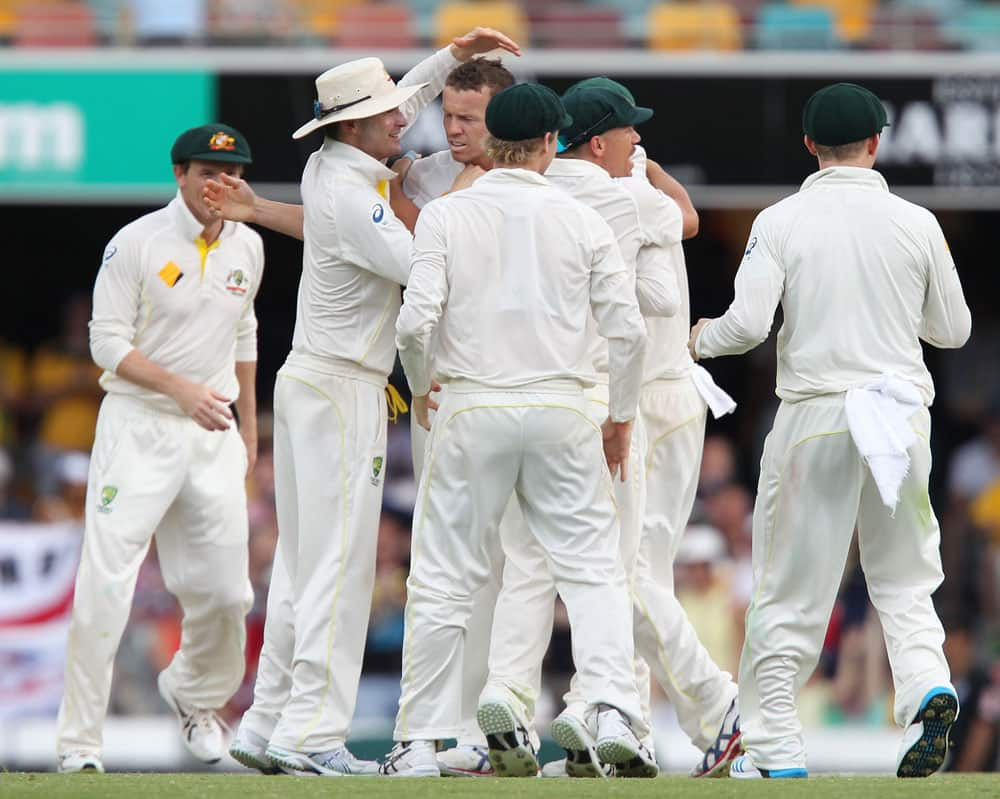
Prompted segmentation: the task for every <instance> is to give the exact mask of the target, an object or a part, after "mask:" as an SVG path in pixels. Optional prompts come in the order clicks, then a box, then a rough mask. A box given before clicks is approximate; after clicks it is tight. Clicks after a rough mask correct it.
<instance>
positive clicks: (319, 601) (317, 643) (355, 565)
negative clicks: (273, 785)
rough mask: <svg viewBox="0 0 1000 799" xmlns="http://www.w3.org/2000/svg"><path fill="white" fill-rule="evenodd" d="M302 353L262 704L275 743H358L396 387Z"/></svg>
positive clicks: (284, 451) (314, 747)
mask: <svg viewBox="0 0 1000 799" xmlns="http://www.w3.org/2000/svg"><path fill="white" fill-rule="evenodd" d="M336 369H337V370H336V371H334V370H333V367H332V366H331V367H329V369H324V368H323V367H322V365H320V364H317V365H316V366H313V365H312V364H311V363H310V364H306V363H304V362H303V359H302V358H301V357H298V356H294V355H293V356H290V357H289V360H288V361H286V363H285V365H284V366H283V367H282V368H281V370H280V371H279V373H278V379H277V381H276V383H275V389H274V481H275V504H276V507H277V513H278V552H277V553H276V556H275V564H274V577H273V580H272V582H271V586H270V593H269V594H268V602H267V610H268V614H267V621H266V623H265V627H264V646H263V649H262V652H261V660H260V666H259V669H258V674H257V683H256V685H255V686H254V704H253V707H251V708H250V710H248V711H247V716H246V718H245V720H244V724H245V725H246V726H247V728H248V729H251V730H253V731H254V732H256V733H257V734H259V735H262V736H263V737H265V738H267V739H268V740H269V741H270V743H271V744H273V745H275V746H278V747H281V748H285V749H292V750H297V751H303V752H324V751H329V750H330V749H334V748H336V747H337V746H340V745H341V744H343V743H344V742H345V741H346V740H347V736H348V733H349V732H350V726H351V719H352V718H353V716H354V705H355V702H356V700H357V693H358V681H359V680H360V677H361V661H362V657H363V656H364V648H365V638H366V636H367V632H368V616H369V613H370V610H371V600H372V589H373V586H374V582H375V549H376V543H377V539H378V520H379V515H380V513H381V507H382V486H383V483H384V476H385V444H386V424H387V420H386V400H385V382H384V381H382V382H379V380H378V378H377V377H375V376H371V375H370V374H369V373H368V372H367V371H365V370H361V369H357V370H352V369H351V367H350V365H349V364H338V365H337V367H336Z"/></svg>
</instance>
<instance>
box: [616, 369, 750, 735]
mask: <svg viewBox="0 0 1000 799" xmlns="http://www.w3.org/2000/svg"><path fill="white" fill-rule="evenodd" d="M639 408H640V412H641V416H642V419H643V422H644V424H645V425H646V437H647V440H648V442H649V444H648V455H647V457H646V509H645V514H644V516H643V520H642V543H641V546H640V548H639V556H638V561H637V563H636V570H635V580H634V590H633V598H634V600H635V608H634V610H635V634H636V650H637V651H638V652H639V653H640V654H641V655H642V656H643V658H644V659H645V660H646V662H647V663H648V664H649V668H650V670H651V671H652V673H653V676H654V677H656V681H657V682H658V683H659V684H660V686H661V687H662V688H663V691H664V693H665V694H666V696H667V699H669V700H670V703H671V704H672V705H673V707H674V710H675V711H676V712H677V719H678V722H679V724H680V727H681V729H682V730H684V732H685V733H686V734H687V735H688V736H689V737H690V738H691V742H692V743H693V744H694V745H695V746H697V747H698V748H699V749H706V748H707V747H708V746H710V745H711V744H712V742H713V741H714V740H715V737H716V735H717V734H718V732H719V727H720V726H721V725H722V721H723V718H724V717H725V714H726V711H727V710H728V709H729V706H730V705H731V704H732V701H733V699H735V698H736V694H737V689H736V684H735V683H734V682H733V679H732V675H730V674H729V673H728V672H725V671H722V670H721V669H720V668H719V667H718V666H717V665H716V663H715V661H714V660H712V658H711V656H710V655H709V654H708V651H707V650H706V649H705V647H704V646H702V643H701V641H700V640H699V639H698V634H697V632H696V631H695V629H694V627H693V626H692V625H691V622H690V621H689V620H688V617H687V614H686V613H685V612H684V608H683V607H681V604H680V603H679V602H678V601H677V597H676V596H675V594H674V557H675V556H676V554H677V548H678V547H679V546H680V542H681V537H682V536H683V534H684V530H685V529H686V527H687V523H688V519H689V518H690V516H691V508H692V506H693V505H694V498H695V493H696V492H697V489H698V474H699V471H700V468H701V453H702V448H703V445H704V442H705V418H706V406H705V401H704V400H703V399H702V398H701V396H700V395H699V393H698V391H697V389H696V388H695V384H694V382H693V381H692V380H691V378H690V377H689V376H687V375H685V376H683V377H680V378H677V379H673V380H668V379H661V380H654V381H651V382H650V383H648V384H646V385H645V386H644V387H643V391H642V395H641V399H640V402H639Z"/></svg>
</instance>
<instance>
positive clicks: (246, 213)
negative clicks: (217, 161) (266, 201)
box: [202, 172, 257, 222]
mask: <svg viewBox="0 0 1000 799" xmlns="http://www.w3.org/2000/svg"><path fill="white" fill-rule="evenodd" d="M202 197H203V199H204V200H205V205H207V206H208V207H209V209H210V210H211V211H212V213H213V214H215V215H216V216H221V217H222V218H223V219H228V220H230V221H232V222H253V221H254V220H255V216H256V212H255V204H256V202H257V195H256V194H255V193H254V190H253V189H251V188H250V184H249V183H247V182H246V181H245V180H243V178H236V177H233V176H232V175H227V174H225V173H224V172H223V173H220V175H219V180H215V179H214V178H209V179H208V180H207V181H205V188H204V190H203V191H202Z"/></svg>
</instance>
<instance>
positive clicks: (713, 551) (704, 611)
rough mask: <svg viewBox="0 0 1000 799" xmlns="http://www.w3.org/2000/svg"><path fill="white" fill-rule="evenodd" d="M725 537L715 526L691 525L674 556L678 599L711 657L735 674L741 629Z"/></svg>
mask: <svg viewBox="0 0 1000 799" xmlns="http://www.w3.org/2000/svg"><path fill="white" fill-rule="evenodd" d="M725 560H726V540H725V538H723V537H722V534H721V533H720V532H719V531H718V530H716V529H715V528H713V527H710V526H709V525H705V524H695V525H691V526H690V527H688V528H687V530H686V531H685V532H684V535H683V536H682V537H681V543H680V546H679V547H678V548H677V556H676V557H675V558H674V568H675V584H676V586H677V599H678V601H679V602H680V603H681V605H682V606H683V608H684V611H685V612H686V613H687V616H688V619H689V620H690V621H691V624H692V626H693V627H694V629H695V630H696V631H697V633H698V638H699V639H700V640H701V642H702V644H704V646H705V649H706V650H708V653H709V655H711V656H712V659H713V660H714V661H715V662H716V663H717V664H718V665H719V666H720V667H721V668H723V669H725V670H726V671H728V672H730V673H733V674H735V673H736V670H737V667H738V664H739V656H740V649H741V648H742V644H743V636H742V634H741V631H740V630H739V629H738V628H737V627H736V625H735V623H734V617H733V613H732V589H731V586H730V585H729V584H728V579H727V572H726V569H725V568H724V566H725Z"/></svg>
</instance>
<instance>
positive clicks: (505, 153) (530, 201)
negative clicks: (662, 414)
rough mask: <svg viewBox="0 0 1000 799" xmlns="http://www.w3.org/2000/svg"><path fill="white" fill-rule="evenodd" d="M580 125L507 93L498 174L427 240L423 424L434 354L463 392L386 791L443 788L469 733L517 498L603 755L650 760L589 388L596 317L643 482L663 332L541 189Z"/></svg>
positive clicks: (416, 379) (505, 718) (494, 737)
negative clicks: (648, 412) (495, 552)
mask: <svg viewBox="0 0 1000 799" xmlns="http://www.w3.org/2000/svg"><path fill="white" fill-rule="evenodd" d="M569 122H570V120H569V119H568V118H567V117H566V114H565V110H564V109H563V107H562V104H561V102H560V101H559V99H558V97H557V96H556V95H555V93H554V92H552V91H551V90H549V89H547V88H545V87H542V86H539V85H537V84H522V85H520V86H514V87H511V88H510V89H506V90H505V91H503V92H501V93H500V94H498V95H497V96H496V97H494V98H493V100H491V101H490V105H489V107H488V109H487V126H488V127H489V129H490V133H491V134H492V135H493V137H494V139H495V141H493V142H492V144H491V148H492V154H493V156H494V161H495V168H494V169H493V170H492V171H491V172H489V173H488V174H486V175H485V176H483V177H482V178H480V179H479V180H478V181H477V182H476V183H475V184H474V185H473V186H472V187H471V188H469V189H467V190H465V191H461V192H458V193H456V194H453V195H450V196H448V197H445V198H442V199H440V200H436V201H434V202H432V203H430V204H429V205H427V206H426V207H425V208H424V210H423V211H422V213H421V216H420V221H419V223H418V225H417V235H416V239H415V243H414V259H413V269H412V273H411V276H410V283H409V285H408V288H407V292H406V296H405V300H404V305H403V309H402V311H401V313H400V317H399V322H398V323H397V344H398V346H399V350H400V358H401V359H402V361H403V366H404V368H405V370H406V373H407V379H408V381H409V383H410V388H411V390H412V391H413V395H414V412H415V414H416V418H417V420H418V421H419V422H420V423H421V424H424V425H425V426H427V425H429V420H428V415H427V406H428V398H427V395H428V392H429V389H430V383H431V373H430V356H431V341H432V339H433V341H434V342H435V343H434V348H433V349H434V352H433V354H434V357H435V360H436V370H437V373H438V374H439V375H440V376H441V378H442V380H445V381H447V382H448V383H449V387H448V393H447V395H446V396H445V398H444V400H443V402H442V405H441V407H440V409H439V410H438V414H437V416H436V417H435V420H434V424H433V427H432V429H431V439H430V444H429V447H428V451H427V466H426V468H425V469H424V474H423V477H422V478H421V482H420V489H419V492H418V501H417V507H416V509H415V525H414V531H413V544H412V556H411V570H410V577H409V580H408V583H407V588H408V599H407V615H406V618H407V625H406V633H405V641H404V651H403V683H402V697H401V698H400V707H399V713H398V715H397V719H396V729H395V731H394V736H393V737H394V738H395V740H396V741H397V745H396V746H395V748H394V749H393V751H392V752H391V753H390V755H389V757H388V758H387V759H386V762H385V764H384V765H383V767H382V769H383V773H385V774H389V775H398V776H436V775H437V774H438V773H439V768H438V765H437V761H436V758H435V742H436V741H438V740H440V739H443V738H448V737H451V736H453V735H455V734H457V732H458V729H459V726H460V720H461V703H460V701H459V690H458V684H459V682H460V679H461V668H462V653H463V649H464V634H465V632H464V631H465V627H466V625H467V623H468V619H469V616H470V613H471V602H472V598H473V596H474V594H475V592H476V591H477V590H478V589H479V587H480V586H481V585H482V583H483V581H484V580H485V579H486V577H487V572H488V567H487V565H486V564H485V563H484V559H485V558H486V555H485V552H484V543H483V542H484V539H485V537H487V536H495V535H496V534H497V532H496V531H497V526H498V524H499V522H500V518H501V516H502V515H503V512H504V509H505V508H506V507H507V504H508V501H509V500H510V498H511V496H512V495H514V494H516V495H517V497H518V499H519V501H520V504H521V507H522V510H523V512H524V515H525V518H526V520H527V523H528V526H529V528H530V529H531V531H532V534H533V535H535V536H536V537H537V538H538V539H539V540H540V541H541V542H542V544H543V546H544V547H545V550H546V552H547V554H548V555H549V557H550V559H551V564H552V569H553V572H554V574H555V578H556V584H557V586H558V588H559V592H560V594H561V595H562V598H563V601H564V602H565V603H566V606H567V608H568V610H569V614H570V619H571V624H572V629H573V641H574V654H575V659H576V662H577V666H578V670H579V673H580V681H581V693H582V694H583V696H584V697H585V698H586V701H587V703H588V705H589V706H591V707H592V708H593V709H594V710H595V711H597V710H600V711H601V712H600V721H599V724H598V727H597V729H595V730H594V732H595V734H596V735H597V737H598V738H599V741H598V747H603V748H604V750H606V752H607V754H608V755H609V756H612V755H613V753H614V752H616V751H619V750H621V751H626V750H629V749H631V748H633V747H635V746H637V745H638V740H637V738H636V734H635V731H633V729H632V727H631V726H630V723H631V724H635V725H637V726H640V725H641V724H642V713H641V710H640V707H639V697H638V693H637V691H636V686H635V675H634V672H633V668H632V642H631V635H630V633H629V630H628V628H627V627H625V626H623V625H622V623H621V620H622V619H630V618H631V609H630V601H629V596H628V590H627V587H626V585H625V575H624V569H623V568H622V566H621V561H620V558H619V557H618V525H617V519H616V516H615V511H614V506H613V503H612V500H611V496H610V490H611V486H610V483H609V481H610V479H611V475H610V474H609V471H608V468H607V466H606V465H605V457H604V454H603V453H602V447H601V439H602V433H601V427H600V426H599V425H597V424H595V423H594V422H593V421H592V420H591V419H590V418H589V416H588V414H587V409H586V398H585V396H584V393H583V390H584V387H585V386H587V385H588V384H591V383H592V380H593V377H592V375H591V373H590V366H589V365H588V364H587V362H586V345H587V339H586V336H585V331H586V328H587V324H588V321H589V319H590V315H591V313H593V315H594V317H595V318H596V320H597V324H598V328H599V330H600V331H601V333H602V334H603V335H604V336H606V337H607V338H608V339H609V342H610V345H609V347H610V363H611V367H610V372H611V382H610V415H609V418H608V420H607V421H606V422H605V425H604V436H605V447H606V449H607V452H608V455H607V462H608V463H609V464H611V465H612V473H617V472H618V471H619V469H621V470H622V476H623V477H624V476H625V472H626V471H627V459H628V446H629V438H630V434H631V426H632V420H633V419H634V417H635V411H636V405H637V403H638V390H639V384H640V382H641V373H640V371H639V370H640V368H641V358H642V353H643V351H644V342H645V329H644V325H643V322H642V317H641V314H640V312H639V307H638V304H637V302H636V299H635V294H634V291H633V290H631V287H630V286H629V278H628V272H627V270H626V269H625V266H624V264H623V263H622V260H621V255H620V254H619V252H618V248H617V245H616V244H615V241H614V237H613V234H612V232H611V230H610V228H609V227H608V226H607V223H605V222H604V221H603V220H602V219H601V218H600V217H599V216H598V215H597V213H596V212H594V211H593V210H592V209H590V208H587V207H586V206H584V205H582V204H581V203H578V202H577V201H575V200H573V199H572V198H571V197H569V196H568V195H566V194H565V193H564V192H562V191H560V190H559V189H556V188H554V187H552V186H550V185H549V184H548V182H547V181H546V180H545V179H544V177H542V174H541V173H542V172H544V170H545V169H546V167H547V166H548V165H549V163H551V161H552V158H553V157H554V155H555V150H556V131H558V129H559V128H561V127H564V126H565V125H567V124H568V123H569ZM470 261H475V262H476V264H477V268H475V269H470V268H469V266H468V264H469V263H470ZM456 563H457V564H460V568H456V567H455V564H456ZM594 715H595V716H596V715H598V714H597V713H596V712H595V714H594ZM478 717H479V723H480V726H481V728H482V730H483V732H484V733H485V734H486V735H487V738H488V739H489V740H490V748H491V750H494V749H497V750H499V749H503V750H505V751H506V755H505V756H501V757H499V758H497V759H496V760H494V767H495V768H497V769H498V771H501V772H507V773H510V774H512V775H513V774H517V775H521V776H534V774H535V773H537V768H538V764H537V760H536V758H535V756H534V752H533V751H532V747H531V744H530V741H529V739H528V735H527V731H526V729H525V726H526V720H525V719H524V718H522V717H519V714H518V712H517V708H516V707H514V706H512V705H511V704H510V703H508V702H506V701H505V700H504V699H503V698H502V697H490V696H487V695H485V694H484V696H483V699H482V700H481V703H480V706H479V712H478ZM639 732H640V733H643V732H644V730H641V729H640V730H639ZM613 756H615V757H618V756H620V755H613Z"/></svg>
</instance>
